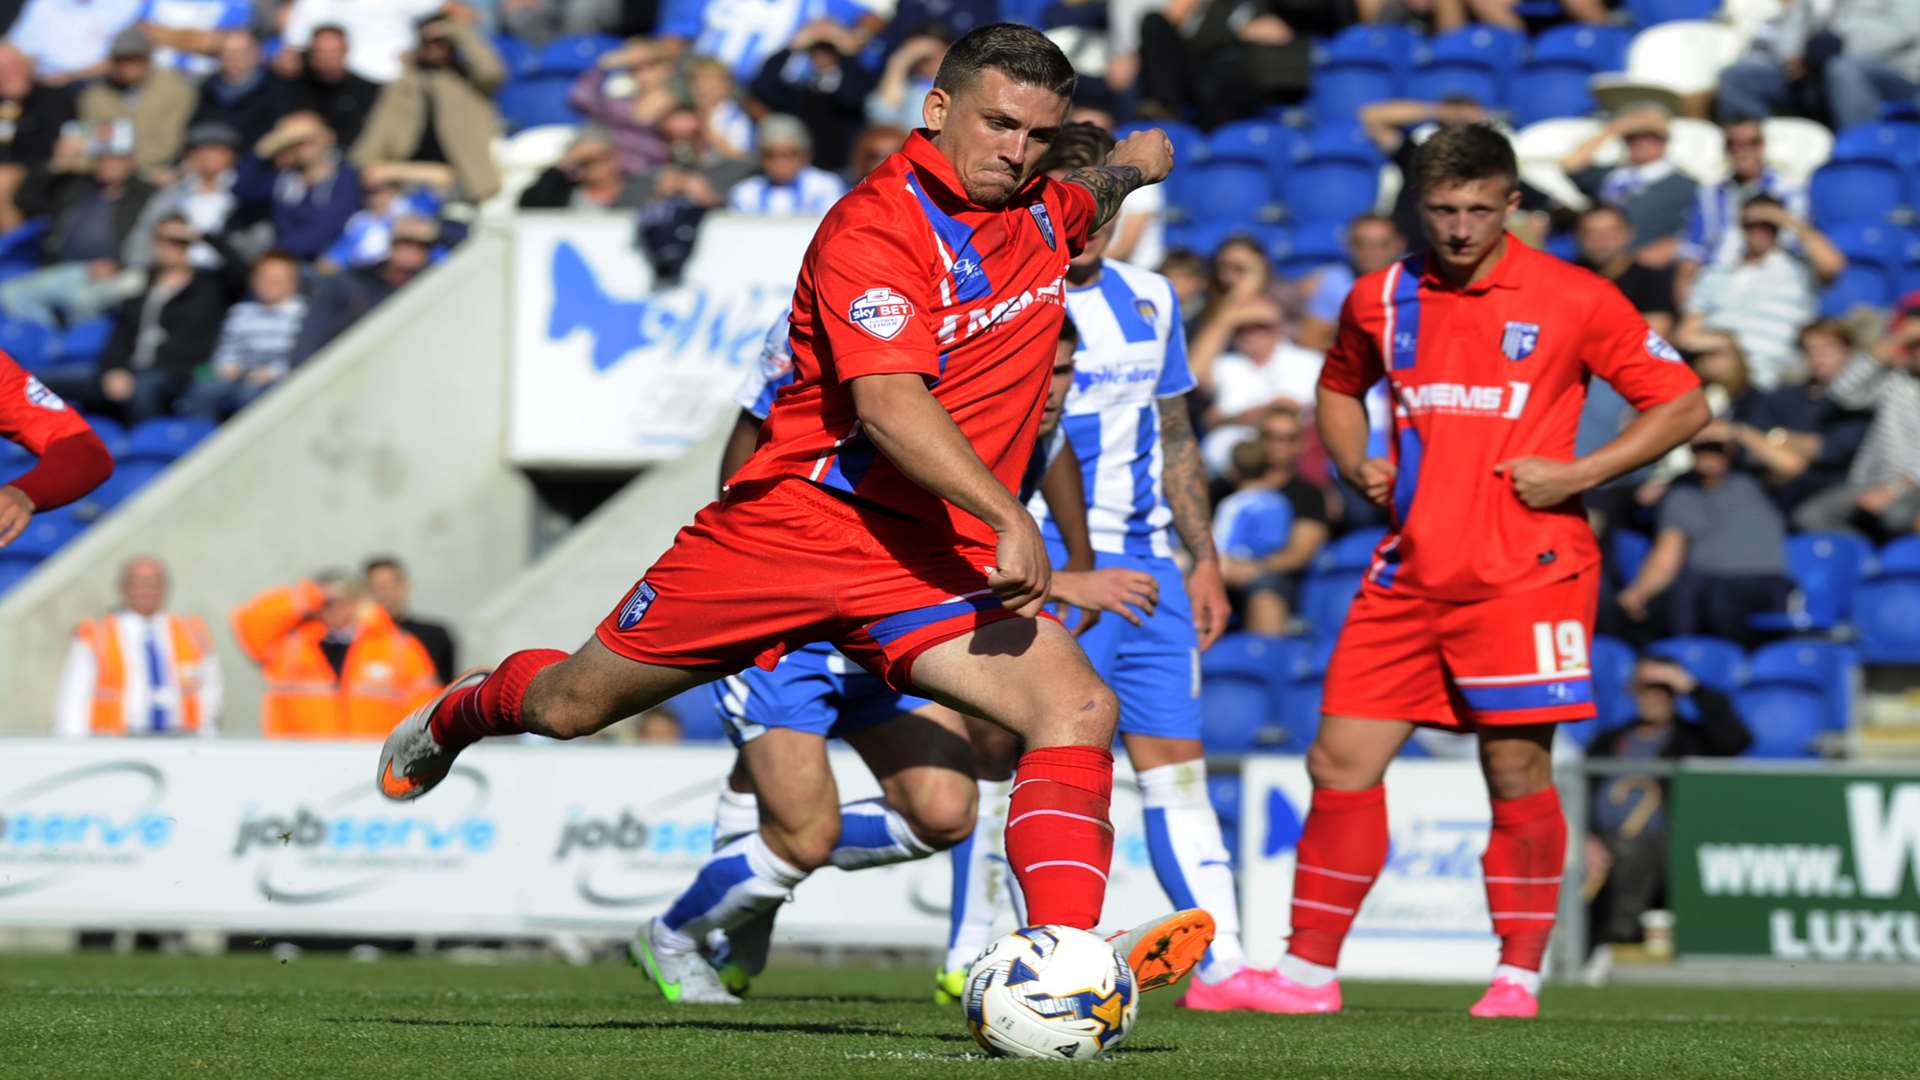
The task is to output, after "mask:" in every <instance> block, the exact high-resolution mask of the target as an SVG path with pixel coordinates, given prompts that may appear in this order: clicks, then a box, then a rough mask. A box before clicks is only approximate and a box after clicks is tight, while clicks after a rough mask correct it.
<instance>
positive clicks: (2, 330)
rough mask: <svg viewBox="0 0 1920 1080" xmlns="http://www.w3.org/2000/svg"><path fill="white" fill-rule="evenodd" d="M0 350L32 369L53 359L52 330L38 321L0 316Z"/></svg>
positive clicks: (29, 369) (22, 365) (21, 364)
mask: <svg viewBox="0 0 1920 1080" xmlns="http://www.w3.org/2000/svg"><path fill="white" fill-rule="evenodd" d="M0 350H4V351H5V352H6V354H7V355H8V356H11V357H13V358H14V359H15V360H18V361H19V362H20V366H21V367H23V368H26V369H27V370H28V371H32V370H33V369H35V368H37V367H39V366H40V365H42V364H44V363H46V362H47V361H49V360H52V359H53V331H51V330H49V329H47V328H46V327H44V326H41V325H40V324H39V323H30V322H22V321H20V320H18V319H8V318H4V317H0Z"/></svg>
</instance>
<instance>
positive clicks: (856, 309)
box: [847, 286, 913, 341]
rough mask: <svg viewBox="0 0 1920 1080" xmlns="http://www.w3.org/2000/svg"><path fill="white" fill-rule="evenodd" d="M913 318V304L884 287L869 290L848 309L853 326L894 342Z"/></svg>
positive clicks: (848, 315)
mask: <svg viewBox="0 0 1920 1080" xmlns="http://www.w3.org/2000/svg"><path fill="white" fill-rule="evenodd" d="M911 318H913V304H912V302H910V301H909V300H908V299H907V298H906V297H904V296H901V295H900V294H899V293H897V292H894V291H893V290H892V289H889V288H885V287H884V286H883V287H881V288H878V289H868V290H867V291H866V292H865V293H862V294H861V296H860V298H859V299H858V300H855V301H854V302H853V306H851V307H849V308H848V309H847V319H848V320H849V321H851V322H852V323H853V325H855V326H857V327H859V328H860V329H862V330H865V331H866V332H867V333H869V334H872V335H873V336H874V337H877V338H879V339H880V340H881V341H892V340H893V339H894V338H895V337H898V336H899V334H900V331H901V330H902V329H904V328H905V327H906V325H907V320H908V319H911Z"/></svg>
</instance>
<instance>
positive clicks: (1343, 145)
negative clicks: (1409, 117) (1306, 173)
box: [1294, 122, 1386, 169]
mask: <svg viewBox="0 0 1920 1080" xmlns="http://www.w3.org/2000/svg"><path fill="white" fill-rule="evenodd" d="M1385 160H1386V158H1385V157H1384V156H1382V155H1381V153H1380V148H1379V147H1377V146H1375V145H1373V140H1372V139H1369V138H1367V132H1366V129H1365V128H1362V127H1361V126H1360V125H1359V124H1357V123H1351V122H1349V123H1337V124H1320V125H1318V126H1316V127H1312V128H1309V129H1307V134H1306V137H1305V138H1304V139H1301V140H1299V141H1298V142H1297V143H1296V144H1295V146H1294V164H1295V166H1300V165H1307V164H1324V163H1327V162H1343V163H1346V164H1351V165H1361V166H1365V167H1366V168H1369V169H1378V168H1379V167H1380V166H1381V164H1382V163H1383V162H1385Z"/></svg>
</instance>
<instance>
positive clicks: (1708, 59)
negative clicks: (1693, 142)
mask: <svg viewBox="0 0 1920 1080" xmlns="http://www.w3.org/2000/svg"><path fill="white" fill-rule="evenodd" d="M1745 45H1746V41H1745V38H1744V37H1743V36H1742V35H1741V33H1740V32H1739V31H1738V30H1735V29H1734V28H1733V27H1731V26H1727V25H1724V24H1722V23H1716V22H1707V21H1704V20H1692V19H1689V20H1683V21H1680V22H1670V23H1661V24H1660V25H1659V26H1654V27H1650V28H1648V29H1646V30H1642V31H1641V32H1640V33H1639V34H1638V35H1636V36H1635V37H1634V39H1633V44H1631V45H1629V46H1628V47H1627V70H1626V71H1625V72H1608V73H1604V74H1600V75H1595V76H1594V77H1593V79H1592V81H1591V84H1590V85H1592V87H1593V92H1594V96H1595V97H1596V98H1600V99H1601V100H1602V102H1603V104H1604V103H1605V101H1606V100H1607V99H1609V98H1617V97H1618V96H1619V95H1621V94H1622V92H1623V90H1631V89H1634V88H1651V89H1653V90H1656V91H1666V92H1668V93H1671V94H1675V95H1678V96H1680V97H1686V96H1688V95H1691V94H1703V93H1706V92H1707V91H1710V90H1712V89H1713V88H1714V87H1715V86H1716V85H1717V84H1718V83H1719V80H1720V72H1721V70H1722V69H1723V68H1725V67H1726V66H1727V65H1728V64H1731V63H1733V61H1734V59H1735V58H1736V57H1738V56H1739V55H1740V50H1741V49H1743V48H1745Z"/></svg>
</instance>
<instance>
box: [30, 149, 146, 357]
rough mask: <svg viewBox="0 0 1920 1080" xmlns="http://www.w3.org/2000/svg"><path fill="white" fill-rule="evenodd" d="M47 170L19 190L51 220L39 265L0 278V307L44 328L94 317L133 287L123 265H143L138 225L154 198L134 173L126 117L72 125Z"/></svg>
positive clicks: (132, 276)
mask: <svg viewBox="0 0 1920 1080" xmlns="http://www.w3.org/2000/svg"><path fill="white" fill-rule="evenodd" d="M51 169H52V171H51V172H50V173H49V174H48V175H47V176H46V177H45V179H44V182H43V183H42V184H36V185H32V186H31V188H30V189H29V190H26V191H23V192H21V201H22V203H23V208H25V209H28V210H29V211H30V212H32V213H34V214H36V215H41V214H44V215H45V216H48V217H50V218H52V224H51V226H50V227H49V228H48V229H47V234H46V237H45V238H44V239H43V240H42V241H41V244H40V252H41V260H42V263H43V265H42V266H41V267H40V268H39V269H37V270H33V271H30V272H28V273H25V274H21V275H20V276H18V277H15V278H11V279H9V280H7V281H5V282H0V313H4V314H5V315H6V317H7V318H9V319H16V320H19V321H22V322H32V323H38V324H39V325H41V326H45V327H50V328H51V327H57V326H59V325H60V324H61V321H62V320H63V319H64V321H65V322H66V323H68V324H73V323H80V322H86V321H87V320H89V319H95V318H98V317H99V316H101V315H104V314H105V313H107V312H108V311H110V310H112V309H113V307H114V305H116V304H118V303H119V302H120V301H122V300H124V299H126V298H127V297H128V296H130V295H132V294H133V293H134V292H135V291H137V290H138V289H139V287H140V284H139V275H138V273H137V272H133V273H129V268H138V267H142V266H144V265H145V264H146V261H147V258H148V254H149V252H148V249H147V245H146V235H147V234H145V233H142V232H140V231H139V224H140V216H141V212H142V211H143V210H144V209H145V208H146V205H147V201H148V200H149V199H151V198H152V197H153V185H151V184H149V183H147V182H146V181H145V180H142V179H140V178H139V177H138V176H136V175H135V172H134V166H133V130H132V126H131V125H129V124H127V123H126V122H125V121H121V122H120V123H109V124H101V125H97V126H94V127H92V128H87V127H83V126H80V125H75V126H73V127H71V128H70V129H68V131H67V132H66V133H65V134H64V135H63V136H62V137H61V139H60V142H59V144H58V145H57V147H56V150H55V157H54V161H53V163H52V166H51Z"/></svg>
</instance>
